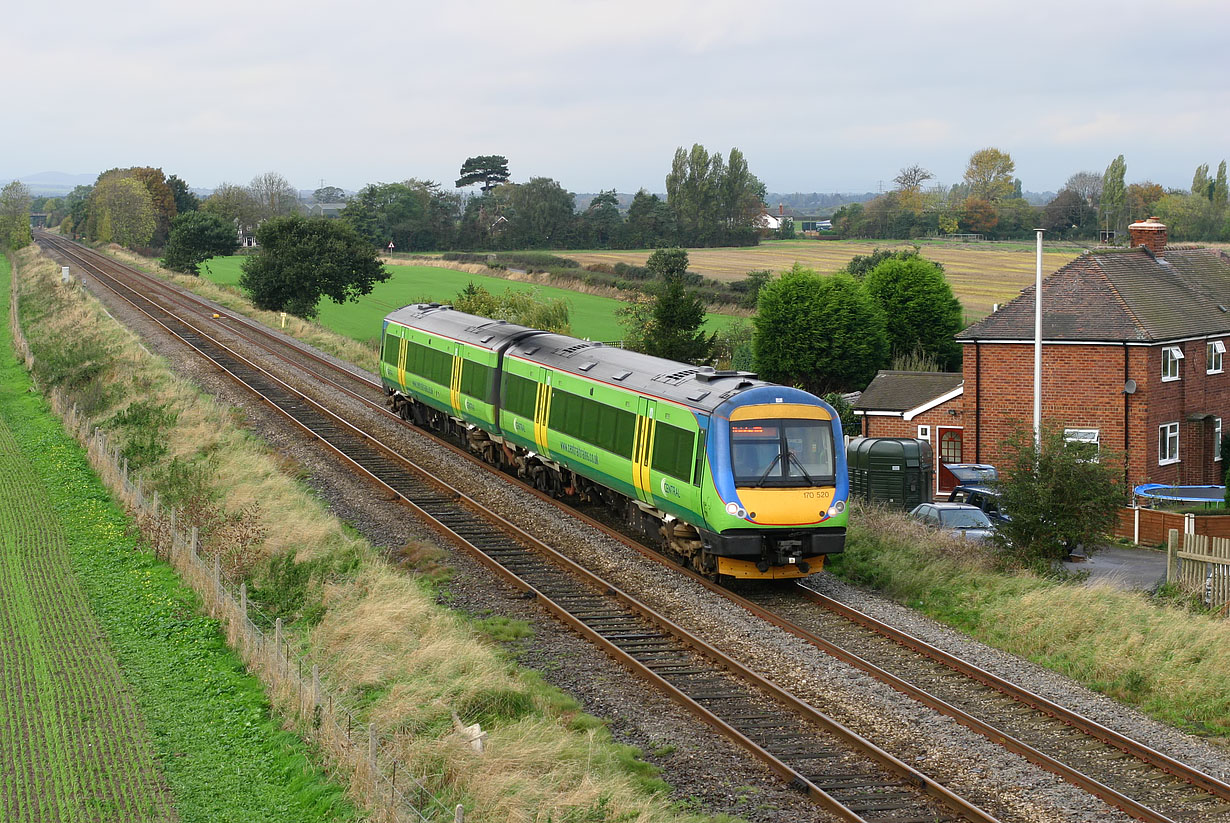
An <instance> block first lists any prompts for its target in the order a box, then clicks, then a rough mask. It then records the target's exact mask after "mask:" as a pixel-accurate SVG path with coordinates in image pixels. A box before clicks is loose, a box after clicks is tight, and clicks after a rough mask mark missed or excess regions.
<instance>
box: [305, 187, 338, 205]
mask: <svg viewBox="0 0 1230 823" xmlns="http://www.w3.org/2000/svg"><path fill="white" fill-rule="evenodd" d="M312 199H313V200H315V201H316V202H317V203H345V202H346V192H344V191H342V190H341V189H339V188H338V187H337V186H321V187H320V188H319V189H317V190H316V191H314V192H312Z"/></svg>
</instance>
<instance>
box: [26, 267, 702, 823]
mask: <svg viewBox="0 0 1230 823" xmlns="http://www.w3.org/2000/svg"><path fill="white" fill-rule="evenodd" d="M18 264H19V267H20V281H21V291H22V298H21V300H22V306H23V314H24V315H26V316H27V320H26V329H27V334H28V336H29V337H30V338H31V343H32V345H33V346H34V349H35V356H36V357H39V352H40V351H43V352H46V351H49V350H52V349H55V348H57V347H60V348H63V347H64V346H66V345H67V344H68V341H70V340H80V339H82V338H83V337H87V336H97V337H98V338H99V339H100V340H102V341H103V343H104V344H105V345H104V346H102V348H103V349H105V353H104V354H100V355H99V360H100V366H101V368H102V369H103V374H102V376H101V377H100V378H99V382H102V383H105V384H106V385H107V387H108V388H109V389H111V390H114V391H113V395H114V396H111V397H108V398H106V402H104V403H101V404H100V406H99V408H97V409H96V410H94V411H92V412H91V415H92V419H93V420H94V421H105V420H106V419H108V418H109V417H110V416H111V415H113V414H114V413H115V411H117V410H118V409H120V408H123V407H125V406H127V405H128V404H130V403H131V402H132V401H134V400H136V399H138V398H155V399H157V400H158V402H162V403H168V404H170V405H171V406H172V407H173V408H174V409H175V410H176V411H177V412H178V418H177V423H176V425H175V426H174V427H173V428H171V429H170V430H168V431H167V432H166V437H165V439H166V443H167V446H168V452H167V454H166V455H165V456H164V458H163V460H162V462H161V463H160V464H156V465H152V466H150V467H149V468H148V469H146V470H143V473H144V474H143V477H144V478H145V480H146V489H147V491H148V490H150V489H152V488H154V487H155V485H156V484H155V483H154V482H153V479H154V478H155V476H156V475H157V474H158V470H159V468H160V467H161V468H165V467H166V465H167V464H168V463H169V462H170V461H172V460H174V459H176V458H178V459H179V460H180V461H193V462H195V463H196V464H197V465H200V466H203V467H204V469H205V474H206V477H207V480H208V485H209V487H210V488H211V489H213V490H214V492H216V493H217V494H218V495H219V500H220V503H219V505H221V506H222V507H224V509H225V511H226V512H229V513H230V514H231V515H236V514H238V513H241V512H251V513H252V514H251V516H252V517H254V518H257V519H259V523H257V524H254V529H251V530H249V531H248V533H249V534H251V533H261V534H263V535H264V536H265V539H264V540H263V541H262V542H261V543H260V544H259V545H258V546H256V547H255V554H256V568H257V571H256V577H257V578H258V579H257V580H255V581H254V582H256V583H257V584H258V588H257V589H255V590H254V592H259V591H260V586H261V585H265V584H268V586H269V587H270V590H272V587H274V586H275V585H278V584H279V581H278V580H274V579H269V580H265V581H264V582H263V583H262V580H260V579H259V578H260V577H261V576H262V574H265V572H263V571H262V568H263V567H262V565H261V563H262V561H263V560H268V559H269V558H272V557H275V556H282V555H286V554H292V555H293V556H294V557H295V558H296V560H297V561H299V562H301V563H307V562H308V561H313V560H317V559H319V560H323V561H328V560H329V559H331V558H345V557H357V558H358V559H359V563H358V568H357V569H351V570H350V571H348V572H345V573H339V574H334V575H332V576H331V577H328V578H326V579H324V580H315V581H313V582H311V583H310V584H309V585H310V586H311V587H313V590H314V591H319V593H320V598H321V603H322V605H323V609H322V612H321V616H320V617H319V622H318V623H317V624H316V625H315V627H314V628H310V629H308V628H306V627H304V626H300V627H299V630H300V634H301V635H302V639H303V640H304V641H305V642H306V645H307V649H308V651H309V653H310V654H311V655H312V656H313V657H314V658H315V659H317V660H319V661H321V662H322V663H323V664H325V667H326V668H327V670H328V671H329V673H330V675H329V679H330V680H331V681H332V684H333V686H334V687H335V688H338V689H340V690H341V691H342V692H343V693H345V694H347V695H349V696H350V698H351V699H352V700H353V702H354V704H355V705H356V707H357V708H358V709H359V711H360V714H361V716H363V717H364V718H366V719H370V720H372V721H374V722H375V723H376V724H377V725H378V726H379V727H380V728H381V732H382V735H385V736H386V737H387V736H391V737H392V742H391V745H392V746H393V748H394V751H395V752H396V754H397V755H398V756H399V757H400V759H402V761H403V762H404V763H405V764H407V765H409V766H410V767H411V768H412V769H413V770H414V771H415V772H416V773H418V774H421V775H427V776H429V780H430V781H431V785H432V787H433V790H434V791H436V792H437V793H438V794H440V795H441V796H443V797H445V798H448V799H450V801H456V802H465V803H466V805H467V807H468V809H469V815H470V816H471V817H472V818H473V819H475V820H501V821H503V820H508V821H544V822H545V821H547V820H555V821H559V820H578V821H580V820H608V819H619V820H627V821H639V822H640V823H648V821H681V822H682V821H700V820H705V819H708V818H702V817H699V816H695V815H691V814H687V813H682V812H675V811H673V810H672V808H671V804H670V802H669V799H668V798H667V796H666V795H665V794H664V793H663V792H662V791H661V784H660V783H658V782H657V781H656V780H654V779H653V778H652V770H651V769H650V768H649V767H648V766H647V765H646V764H644V763H643V762H641V761H639V760H636V759H635V758H634V757H633V756H632V755H631V754H630V750H628V749H627V748H626V747H622V746H618V745H616V744H614V743H612V742H611V740H610V736H609V734H608V733H607V731H606V729H605V727H604V726H603V725H602V724H601V723H599V722H597V721H595V720H594V719H593V718H588V717H586V716H585V715H583V714H582V713H581V712H580V711H579V708H578V707H577V705H576V704H575V702H573V701H572V700H571V699H570V698H567V697H566V696H564V695H562V694H561V693H559V692H557V691H555V690H554V689H551V688H549V687H547V686H545V685H544V684H542V682H541V681H540V680H538V678H537V677H536V676H534V675H532V674H523V673H520V672H518V670H516V668H515V667H514V666H512V665H510V664H509V663H508V662H507V660H506V659H505V657H504V655H503V654H502V652H501V651H500V650H499V649H498V648H496V647H495V646H494V645H493V644H492V643H490V642H485V641H483V640H482V639H481V638H480V636H479V635H478V634H477V633H476V631H475V629H473V628H471V624H470V622H469V621H468V619H467V618H464V617H462V616H460V615H457V614H455V613H452V612H449V611H447V610H445V609H443V608H441V607H439V606H438V605H437V604H436V603H435V600H434V596H433V593H432V591H431V589H430V588H429V585H428V584H427V583H425V582H424V581H423V580H422V579H420V578H413V577H412V576H411V575H410V574H408V573H405V572H402V571H398V570H396V569H394V568H392V567H391V566H389V565H388V564H387V563H385V562H384V561H383V559H382V557H381V554H380V553H379V552H377V551H376V550H375V549H373V548H372V547H371V546H370V545H368V544H367V543H366V542H364V541H361V540H359V539H357V538H356V537H354V536H352V535H350V534H348V533H347V532H346V530H345V529H344V528H343V526H342V524H341V523H340V522H339V521H338V520H337V519H336V518H335V517H334V516H333V515H332V514H331V513H330V512H328V511H327V510H326V509H325V507H324V506H323V504H322V503H321V502H320V501H319V499H317V498H316V497H314V496H313V495H312V494H310V493H309V492H308V491H307V490H306V489H305V488H304V487H303V486H302V485H301V484H300V483H299V482H298V475H299V471H300V469H299V467H298V466H296V465H295V464H293V463H288V462H287V461H286V460H285V459H284V458H281V457H280V456H279V454H278V453H276V452H275V451H274V450H272V449H271V448H270V447H269V446H268V445H267V444H265V443H263V442H261V441H258V440H257V439H256V438H254V437H253V436H252V435H250V434H249V433H248V432H247V431H246V430H245V429H243V428H242V423H243V416H242V415H241V414H237V413H236V412H235V411H234V410H232V409H228V408H226V407H223V406H220V405H218V404H217V403H216V402H215V401H214V400H213V399H212V398H210V397H208V396H206V395H203V394H201V393H200V392H199V391H197V390H196V389H195V387H193V386H192V385H191V384H189V383H187V382H185V381H183V380H180V379H178V378H177V377H175V376H174V375H173V374H171V372H170V371H169V369H168V367H167V364H166V363H165V361H163V360H162V359H161V358H158V357H156V356H153V355H151V354H150V353H149V352H148V351H147V350H145V348H144V347H143V346H141V344H140V342H139V341H138V340H137V338H136V337H135V336H134V335H133V334H131V333H130V332H129V331H128V330H126V329H124V328H123V327H121V326H119V325H118V324H116V323H115V322H114V321H113V320H112V319H111V318H110V317H108V316H107V315H106V313H105V312H104V311H103V310H102V308H101V307H100V306H99V305H98V304H97V303H96V302H94V301H93V300H92V299H91V298H89V296H88V295H86V294H85V293H84V292H83V291H82V290H81V289H80V288H78V287H64V286H61V285H60V284H59V282H58V275H59V269H58V267H57V266H56V265H54V264H52V263H51V262H50V261H47V260H46V259H44V258H42V257H41V256H40V255H39V254H38V253H37V252H36V251H29V252H26V253H23V254H20V255H18ZM191 285H192V286H193V287H195V288H197V289H198V290H199V291H202V292H212V295H211V296H214V297H215V299H219V302H224V301H223V300H222V299H220V298H225V302H227V304H228V305H233V304H234V303H235V302H236V301H237V300H238V298H237V297H236V296H235V295H231V294H226V293H223V292H222V290H218V289H216V288H214V287H211V286H210V284H208V283H205V282H203V281H199V280H196V279H195V278H192V279H191ZM235 308H236V310H239V307H238V306H235ZM254 314H256V315H257V316H259V313H254ZM33 317H37V322H30V318H33ZM306 325H307V324H302V325H301V326H299V327H298V328H296V329H295V330H296V331H304V327H305V326H306ZM311 331H312V333H314V334H316V333H318V332H316V331H314V330H311ZM345 348H346V346H345V345H339V346H338V349H339V350H344V349H345ZM61 388H62V389H63V390H65V391H66V392H68V393H69V394H70V395H71V394H72V393H73V391H74V390H75V389H77V390H80V389H81V388H82V387H81V386H74V385H63V384H62V385H61ZM117 439H119V438H118V437H117ZM121 445H122V444H121ZM288 472H289V474H288ZM406 554H407V556H409V555H414V554H418V555H421V556H422V557H425V558H426V557H430V556H431V555H432V551H431V550H430V549H424V550H419V549H418V547H410V549H409V551H408V552H407V553H406ZM254 596H257V595H256V594H254ZM291 631H292V632H293V631H295V629H294V628H292V629H291ZM454 713H456V714H458V715H459V716H460V718H461V719H462V721H463V722H465V723H467V724H468V723H473V722H481V723H482V724H483V727H484V729H485V730H487V731H488V732H489V733H490V739H489V741H488V744H489V748H488V751H487V753H486V754H485V755H483V756H481V757H480V756H478V755H476V754H474V753H473V752H472V751H471V750H470V749H469V748H467V747H466V746H465V744H463V743H462V742H461V741H460V739H459V738H458V736H457V735H456V733H455V729H454V725H453V714H454Z"/></svg>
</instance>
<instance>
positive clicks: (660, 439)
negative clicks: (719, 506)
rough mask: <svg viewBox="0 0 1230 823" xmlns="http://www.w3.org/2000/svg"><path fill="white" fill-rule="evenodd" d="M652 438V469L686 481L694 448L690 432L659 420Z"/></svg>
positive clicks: (694, 443) (693, 437) (690, 472)
mask: <svg viewBox="0 0 1230 823" xmlns="http://www.w3.org/2000/svg"><path fill="white" fill-rule="evenodd" d="M653 438H654V442H653V460H652V466H653V470H654V471H659V472H662V473H663V474H669V475H670V476H671V477H676V478H678V479H680V480H682V481H683V482H685V483H687V482H688V478H689V477H691V476H692V454H693V452H694V451H695V448H696V438H695V436H694V435H693V434H692V432H690V431H684V430H683V429H680V428H677V427H675V426H672V425H670V424H669V423H663V422H661V421H659V422H658V424H657V426H656V427H655V429H654V435H653Z"/></svg>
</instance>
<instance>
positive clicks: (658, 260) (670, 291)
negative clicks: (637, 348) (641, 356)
mask: <svg viewBox="0 0 1230 823" xmlns="http://www.w3.org/2000/svg"><path fill="white" fill-rule="evenodd" d="M645 268H647V269H649V271H650V272H651V273H652V274H653V275H654V277H655V278H657V279H658V283H657V284H656V285H655V287H654V289H653V296H654V298H655V299H654V303H653V310H652V312H651V318H652V322H651V332H650V334H649V336H648V337H647V338H646V340H645V348H644V352H645V353H646V354H652V355H653V356H655V357H665V358H666V359H668V360H678V361H679V362H681V363H702V362H704V361H706V360H708V359H709V355H710V353H711V351H712V349H713V338H712V337H711V336H709V335H706V334H705V332H704V331H703V330H702V329H701V326H703V325H704V324H705V304H704V301H702V300H701V299H700V296H699V295H697V294H696V292H694V291H689V290H688V289H687V288H686V287H685V285H684V277H685V275H686V274H687V272H688V253H687V251H685V250H684V249H658V250H657V251H655V252H654V253H653V254H651V255H649V260H648V262H646V263H645Z"/></svg>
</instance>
